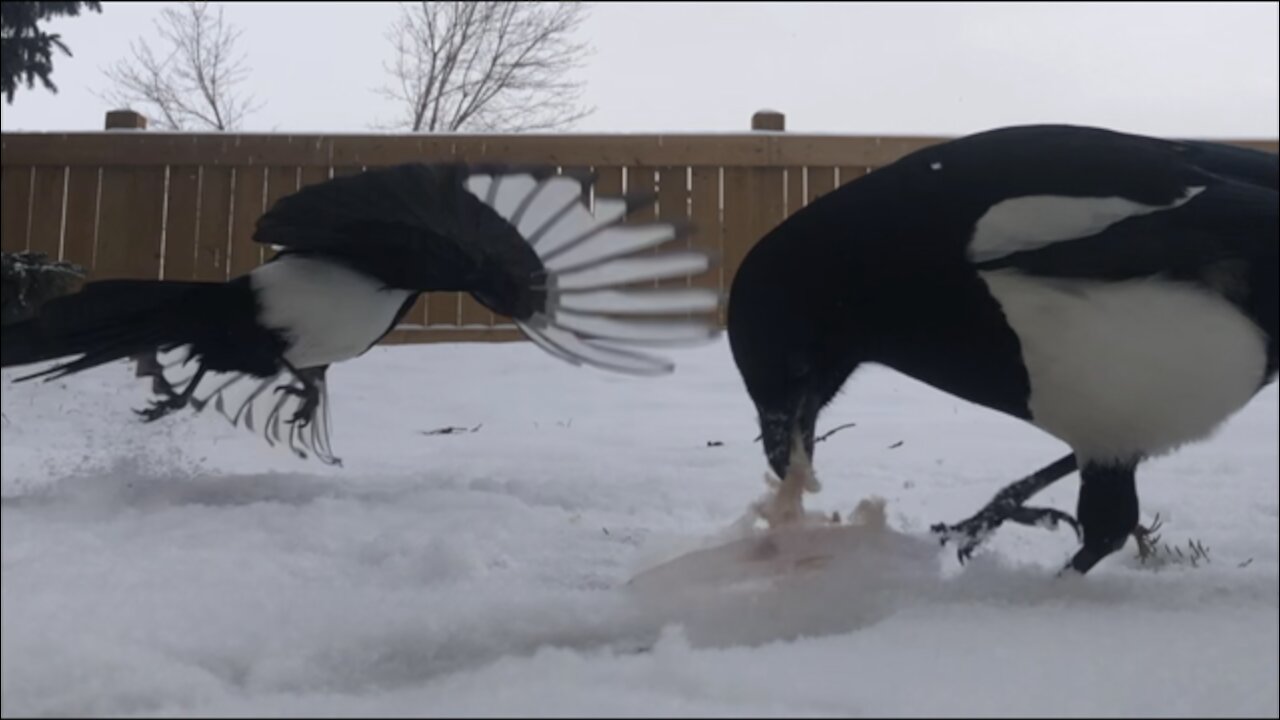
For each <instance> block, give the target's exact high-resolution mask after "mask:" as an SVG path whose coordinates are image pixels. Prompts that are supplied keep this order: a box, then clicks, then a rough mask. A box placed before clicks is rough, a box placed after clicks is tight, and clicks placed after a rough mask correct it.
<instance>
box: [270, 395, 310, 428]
mask: <svg viewBox="0 0 1280 720" xmlns="http://www.w3.org/2000/svg"><path fill="white" fill-rule="evenodd" d="M274 392H277V393H284V394H286V395H294V396H296V397H300V398H302V404H301V405H300V406H299V407H298V409H297V410H295V411H294V413H293V415H292V416H290V418H289V420H288V421H287V422H288V423H289V424H290V425H297V426H299V427H306V426H308V425H310V424H311V418H312V416H313V415H314V414H315V411H316V406H317V405H318V404H319V401H320V394H319V393H318V392H316V390H315V388H311V387H306V386H303V387H295V386H293V385H281V386H279V387H277V388H275V390H274Z"/></svg>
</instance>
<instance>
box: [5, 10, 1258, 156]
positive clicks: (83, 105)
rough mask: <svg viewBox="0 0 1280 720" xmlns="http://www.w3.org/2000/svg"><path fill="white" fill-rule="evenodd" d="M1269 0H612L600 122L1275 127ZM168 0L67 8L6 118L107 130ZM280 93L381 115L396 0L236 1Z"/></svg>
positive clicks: (957, 128)
mask: <svg viewBox="0 0 1280 720" xmlns="http://www.w3.org/2000/svg"><path fill="white" fill-rule="evenodd" d="M1278 7H1280V4H1278V3H1276V2H1265V3H1227V2H1213V3H1204V4H1199V3H1170V4H1161V3H1134V4H1123V3H1099V4H1096V5H1093V4H1072V3H1054V4H1049V3H1046V4H1023V5H1018V4H1003V3H1001V4H994V3H993V4H976V3H975V4H963V3H958V4H942V3H939V4H928V3H923V4H912V3H884V4H879V3H844V4H841V3H830V4H828V3H812V4H806V3H801V2H787V3H776V4H772V3H743V4H734V3H723V4H718V5H716V6H714V7H712V6H710V5H709V4H701V3H607V4H605V3H601V4H596V5H593V7H592V9H591V15H590V18H589V19H588V21H587V22H586V23H585V25H584V27H583V39H585V40H587V41H589V42H590V43H591V44H592V45H593V47H594V53H593V55H592V57H591V58H590V59H589V60H588V64H587V67H586V69H585V70H584V71H583V72H582V75H581V77H582V78H583V79H585V80H586V82H587V89H586V98H585V99H586V101H587V102H589V103H590V104H592V105H594V106H595V107H596V108H597V109H596V112H595V114H594V115H592V116H590V117H589V118H587V119H586V120H583V121H582V122H581V123H580V124H579V125H578V126H577V127H576V128H575V129H576V130H581V131H590V132H651V131H670V132H697V131H740V130H745V129H747V128H748V126H749V123H750V117H751V114H752V113H753V112H754V111H756V110H759V109H763V108H770V109H776V110H781V111H783V112H785V113H786V115H787V126H788V130H795V131H812V132H829V133H851V134H872V133H880V134H929V135H932V134H943V135H953V134H960V133H967V132H973V131H978V130H983V129H986V128H991V127H996V126H1000V125H1008V124H1015V123H1028V122H1067V123H1080V124H1091V125H1101V126H1106V127H1111V128H1114V129H1118V130H1126V131H1133V132H1145V133H1154V134H1166V135H1177V136H1200V137H1268V138H1270V137H1275V136H1276V135H1277V134H1278V125H1280V39H1278V38H1280V30H1278V28H1280V14H1278V13H1277V8H1278ZM158 10H159V8H158V5H156V4H151V3H146V4H143V3H116V2H105V3H103V12H102V14H100V15H99V14H92V13H91V14H88V15H82V16H81V17H78V18H73V19H67V20H61V21H55V22H54V23H51V28H52V29H53V30H54V31H56V32H61V33H62V35H63V38H64V41H65V42H66V43H67V44H68V45H69V46H70V48H71V50H72V52H73V53H75V56H74V57H73V58H67V57H65V56H62V55H56V56H55V70H54V81H55V82H56V83H57V84H58V86H59V90H60V92H59V93H58V94H57V95H53V94H51V93H49V92H48V91H46V90H44V89H43V88H41V87H40V86H39V84H38V83H37V86H36V88H35V89H33V90H27V89H25V87H24V88H22V89H20V90H19V92H18V94H17V96H16V97H15V101H14V104H13V105H8V104H4V105H2V106H0V107H2V108H3V128H4V129H5V130H19V129H21V130H90V129H99V128H100V127H101V124H102V118H103V114H104V112H105V111H106V110H108V109H109V107H108V105H107V103H105V102H104V101H102V100H101V99H100V98H99V97H97V96H95V95H94V91H102V90H104V89H105V88H106V81H105V79H104V77H103V75H102V69H103V68H104V67H106V66H107V65H108V64H110V63H111V62H112V61H114V60H116V59H117V58H120V57H122V56H124V55H125V54H127V52H128V46H129V41H130V40H131V39H134V38H136V37H138V36H139V35H145V36H147V37H151V36H152V35H153V34H154V31H153V28H152V25H151V20H152V18H154V17H155V16H156V15H157V13H158ZM226 12H227V17H228V19H229V20H231V21H233V22H234V23H236V24H239V25H241V26H242V27H243V28H244V35H243V37H242V38H241V45H240V47H241V48H242V49H243V50H244V52H246V53H247V55H248V59H249V64H250V66H251V67H252V69H253V74H252V76H251V78H250V80H249V81H248V82H247V83H246V88H248V89H249V90H250V91H251V92H253V93H254V94H255V95H257V96H258V97H260V98H263V99H265V100H266V101H267V105H266V106H265V107H264V108H263V109H261V110H260V111H258V112H257V113H256V114H254V115H251V116H249V117H248V118H247V119H246V122H245V124H244V129H245V130H248V131H272V130H278V131H294V132H316V131H320V132H323V131H342V132H361V131H368V130H371V129H372V128H373V127H374V125H375V124H376V123H378V122H379V121H383V120H388V119H390V118H391V117H392V116H393V115H394V114H395V112H394V109H393V108H392V107H391V106H390V105H388V102H389V101H387V100H385V99H383V98H382V97H380V96H379V95H378V94H377V93H376V92H375V90H376V88H377V87H378V86H379V85H380V84H382V83H383V82H385V77H386V76H385V72H384V70H383V62H384V61H385V60H386V59H387V58H389V57H390V55H389V47H388V43H387V41H386V39H385V37H386V30H387V28H388V26H389V25H390V23H391V22H392V20H393V19H394V18H395V16H396V14H397V13H398V9H397V7H396V5H395V4H393V3H375V2H361V3H297V4H285V3H231V4H228V6H227V10H226Z"/></svg>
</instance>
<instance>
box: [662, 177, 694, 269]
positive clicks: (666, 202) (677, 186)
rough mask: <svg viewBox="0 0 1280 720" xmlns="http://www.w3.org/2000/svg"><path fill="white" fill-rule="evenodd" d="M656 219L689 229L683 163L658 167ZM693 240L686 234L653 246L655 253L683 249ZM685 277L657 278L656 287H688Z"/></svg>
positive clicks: (683, 230)
mask: <svg viewBox="0 0 1280 720" xmlns="http://www.w3.org/2000/svg"><path fill="white" fill-rule="evenodd" d="M658 219H659V220H667V221H672V222H675V223H676V225H677V227H679V228H680V232H682V233H684V232H688V230H689V227H688V225H689V168H687V167H685V166H684V165H676V166H666V167H662V168H659V169H658ZM692 242H693V238H691V237H689V236H688V235H686V236H685V237H682V238H680V239H678V240H676V241H674V242H669V243H666V244H664V245H660V246H658V247H657V248H654V252H655V253H659V252H669V251H671V250H677V249H685V248H688V247H689V246H690V244H691V243H692ZM689 282H690V279H689V278H687V277H679V278H670V279H668V280H659V281H657V283H656V285H657V286H658V287H666V288H672V287H688V286H689Z"/></svg>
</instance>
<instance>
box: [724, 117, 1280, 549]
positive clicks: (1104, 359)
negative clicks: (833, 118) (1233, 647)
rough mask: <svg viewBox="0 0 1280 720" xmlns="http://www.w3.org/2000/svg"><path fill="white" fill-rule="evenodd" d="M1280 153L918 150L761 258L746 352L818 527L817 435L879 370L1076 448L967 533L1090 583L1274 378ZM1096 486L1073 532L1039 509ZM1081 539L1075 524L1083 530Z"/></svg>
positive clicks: (734, 339)
mask: <svg viewBox="0 0 1280 720" xmlns="http://www.w3.org/2000/svg"><path fill="white" fill-rule="evenodd" d="M1277 169H1278V165H1277V157H1276V155H1273V154H1268V153H1263V152H1260V151H1254V150H1248V149H1242V148H1239V147H1234V146H1227V145H1223V144H1216V143H1208V142H1177V141H1168V140H1163V139H1157V138H1151V137H1144V136H1139V135H1135V134H1126V133H1120V132H1114V131H1110V130H1105V129H1099V128H1090V127H1079V126H1065V125H1035V126H1018V127H1006V128H1001V129H996V130H991V131H987V132H982V133H978V134H974V135H969V136H966V137H962V138H959V139H956V140H953V141H949V142H944V143H941V144H937V145H934V146H931V147H926V148H923V149H921V150H918V151H915V152H912V153H910V154H908V155H905V156H903V157H901V158H900V159H898V160H897V161H895V162H893V163H892V164H890V165H887V166H885V167H882V168H880V169H878V170H875V171H873V172H871V173H869V174H867V175H865V176H862V177H859V178H857V179H856V180H854V181H852V182H850V183H848V184H845V185H843V186H842V187H840V188H838V189H836V190H835V191H833V192H831V193H829V194H827V195H825V196H823V197H821V198H819V199H817V200H816V201H814V202H813V203H811V204H809V205H808V206H806V207H804V208H802V209H801V210H799V211H797V212H796V213H794V214H793V215H791V216H790V217H789V218H787V219H786V220H785V221H783V222H782V223H781V224H779V225H778V226H777V227H775V228H774V229H773V230H772V231H770V232H769V233H768V234H766V235H765V236H764V237H763V238H762V239H761V240H760V241H759V242H758V243H757V244H756V245H755V246H753V248H752V249H751V250H750V251H749V253H748V254H747V255H746V257H745V258H744V260H743V262H742V265H741V267H740V269H739V270H738V272H737V274H736V276H735V278H734V280H733V284H732V286H731V288H730V294H729V299H728V303H729V307H728V333H729V341H730V346H731V348H732V352H733V357H734V360H735V362H736V364H737V368H738V370H739V372H740V374H741V377H742V380H743V382H744V384H745V386H746V390H747V392H748V394H749V395H750V397H751V399H752V400H753V402H754V403H755V406H756V409H757V412H758V415H759V421H760V425H761V432H762V435H763V441H764V451H765V454H766V457H767V460H768V464H769V467H770V469H771V470H772V472H773V473H775V474H776V476H777V478H776V480H778V481H779V487H778V490H777V492H776V495H775V496H774V498H773V500H772V501H771V502H770V503H766V504H763V505H762V506H761V507H760V508H759V511H760V514H761V515H762V516H764V517H765V518H766V519H767V520H768V521H769V522H770V523H771V524H774V525H777V524H783V523H791V522H797V521H799V520H800V519H801V518H802V517H803V503H802V495H803V493H804V491H805V490H806V489H807V490H809V491H816V490H817V489H818V488H819V484H818V482H817V480H816V478H815V477H814V473H813V467H812V461H813V452H814V423H815V421H816V419H817V417H818V414H819V412H820V411H821V410H822V408H823V407H824V406H825V405H826V404H827V403H828V402H829V401H830V400H831V399H832V397H833V396H834V395H835V394H836V393H837V392H838V390H839V389H840V388H841V387H842V385H843V384H844V383H845V381H846V379H847V378H848V377H849V376H850V374H851V373H852V372H853V371H854V370H855V369H856V368H857V367H858V366H860V365H862V364H863V363H877V364H881V365H885V366H888V367H890V368H893V369H895V370H897V371H899V372H902V373H903V374H905V375H908V376H910V377H913V378H915V379H917V380H920V381H922V382H924V383H926V384H929V385H931V386H933V387H934V388H936V389H939V390H942V391H944V392H947V393H950V394H952V395H955V396H957V397H959V398H962V399H964V400H967V401H969V402H973V403H976V404H979V405H982V406H985V407H987V408H992V409H994V410H997V411H1000V412H1003V413H1007V414H1008V415H1011V416H1013V417H1017V418H1020V419H1022V420H1024V421H1026V422H1029V423H1031V424H1033V425H1034V426H1036V427H1038V428H1040V429H1042V430H1044V431H1045V432H1047V433H1049V434H1051V435H1052V436H1054V437H1056V438H1058V439H1061V440H1062V441H1063V442H1064V443H1066V444H1067V445H1068V446H1069V447H1070V449H1071V453H1070V454H1069V455H1067V456H1066V457H1063V458H1061V459H1060V460H1058V461H1056V462H1054V463H1052V464H1050V465H1048V466H1046V467H1045V468H1043V469H1042V470H1040V471H1038V472H1036V473H1034V474H1032V475H1031V476H1029V477H1028V478H1027V479H1026V480H1023V481H1021V482H1019V483H1015V484H1014V485H1012V486H1010V487H1009V488H1006V489H1005V491H1002V492H1001V493H1000V494H999V495H997V496H996V499H995V500H993V501H992V503H991V505H989V506H988V507H987V508H985V509H984V510H983V511H982V512H980V513H978V514H977V515H975V516H974V517H973V518H971V519H970V520H968V521H966V522H964V523H960V524H958V525H955V526H946V525H941V526H935V528H934V530H935V531H936V532H938V533H939V534H940V535H941V539H942V541H943V542H944V543H945V542H946V541H947V540H948V539H955V540H958V541H959V542H960V543H961V559H962V560H963V559H964V558H965V557H966V555H967V553H969V552H972V550H973V548H974V547H975V546H976V545H977V544H978V543H980V542H981V541H982V540H983V539H985V538H986V537H987V536H988V535H989V533H990V532H991V531H993V530H994V529H995V527H996V526H998V525H999V524H1001V523H1002V522H1003V521H1005V520H1012V521H1015V522H1021V523H1025V524H1033V523H1035V524H1046V525H1054V524H1056V522H1057V521H1058V520H1066V521H1068V522H1070V523H1071V524H1072V525H1073V526H1076V527H1077V532H1078V533H1079V534H1081V535H1082V547H1080V549H1079V551H1078V552H1076V553H1075V555H1074V557H1072V559H1071V560H1070V563H1069V564H1068V566H1067V568H1064V570H1067V569H1071V570H1074V571H1076V572H1078V573H1081V574H1083V573H1087V572H1088V571H1089V570H1090V569H1091V568H1092V567H1094V566H1095V564H1096V563H1098V562H1099V561H1100V560H1102V559H1103V558H1104V557H1106V556H1107V555H1109V554H1110V553H1113V552H1115V551H1116V550H1118V549H1119V548H1120V547H1121V546H1122V545H1123V544H1124V542H1125V541H1126V539H1127V537H1128V536H1129V535H1130V534H1131V533H1132V532H1133V531H1134V530H1135V528H1136V527H1137V523H1138V494H1137V490H1136V487H1135V479H1134V475H1135V471H1136V469H1137V467H1138V466H1139V464H1140V463H1142V462H1143V461H1144V460H1146V459H1148V458H1151V457H1154V456H1158V455H1161V454H1164V453H1168V452H1170V451H1173V450H1175V449H1176V448H1178V447H1179V446H1182V445H1184V444H1186V443H1190V442H1193V441H1197V440H1200V439H1203V438H1206V437H1208V436H1209V435H1211V434H1212V433H1213V432H1214V431H1215V430H1216V428H1218V427H1219V426H1220V424H1221V423H1222V422H1223V421H1224V420H1225V419H1226V418H1228V417H1230V416H1231V415H1232V414H1233V413H1235V412H1236V411H1237V410H1239V409H1240V408H1241V407H1243V406H1244V405H1245V404H1246V403H1248V402H1249V401H1250V399H1251V398H1252V397H1254V395H1255V394H1256V393H1258V392H1259V391H1260V390H1261V389H1262V388H1263V387H1264V386H1266V385H1268V384H1270V383H1272V382H1274V381H1275V379H1276V335H1277V333H1276V316H1277V304H1278V303H1277V294H1276V285H1277V278H1276V274H1277V265H1278V263H1277V242H1278V231H1277V220H1276V215H1277V207H1278V205H1280V203H1278V202H1277ZM1077 468H1078V469H1079V471H1080V479H1081V485H1080V491H1079V498H1078V504H1077V508H1076V517H1074V518H1073V517H1071V516H1070V515H1068V514H1066V513H1063V512H1059V511H1056V510H1052V509H1040V508H1029V507H1026V506H1025V505H1024V502H1025V501H1026V499H1027V498H1029V497H1030V496H1031V495H1032V494H1033V493H1034V492H1035V491H1037V490H1039V489H1040V488H1042V487H1045V486H1046V485H1048V484H1050V483H1052V482H1054V481H1055V480H1057V479H1059V478H1061V477H1064V476H1066V475H1067V474H1069V473H1071V472H1074V471H1075V470H1076V469H1077ZM1077 521H1078V525H1076V523H1077Z"/></svg>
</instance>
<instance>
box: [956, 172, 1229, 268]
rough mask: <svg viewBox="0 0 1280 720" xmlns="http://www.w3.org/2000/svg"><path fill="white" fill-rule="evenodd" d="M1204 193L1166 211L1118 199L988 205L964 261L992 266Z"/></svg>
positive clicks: (1195, 191) (1195, 190) (1039, 198)
mask: <svg viewBox="0 0 1280 720" xmlns="http://www.w3.org/2000/svg"><path fill="white" fill-rule="evenodd" d="M1201 192H1204V187H1203V186H1201V187H1192V188H1187V191H1186V193H1185V194H1184V195H1183V196H1182V197H1180V198H1178V199H1177V200H1174V201H1173V202H1172V203H1171V204H1169V205H1143V204H1142V203H1137V202H1134V201H1132V200H1127V199H1125V198H1120V197H1066V196H1062V195H1028V196H1026V197H1019V198H1013V199H1010V200H1004V201H1001V202H998V203H996V204H995V205H992V206H991V208H990V209H988V210H987V212H986V214H984V215H983V216H982V217H981V218H980V219H979V220H978V222H977V224H976V225H975V226H974V228H973V237H972V239H971V240H970V242H969V258H970V259H971V260H973V261H974V262H984V261H987V260H994V259H995V258H998V257H1003V256H1005V255H1011V254H1013V253H1016V252H1021V251H1024V250H1034V249H1036V248H1041V247H1045V246H1047V245H1052V244H1053V243H1056V242H1062V241H1064V240H1075V239H1077V238H1083V237H1088V236H1090V235H1094V234H1097V233H1099V232H1101V231H1103V230H1105V229H1107V228H1108V227H1110V226H1112V225H1114V224H1116V223H1118V222H1120V221H1121V220H1126V219H1128V218H1131V217H1138V216H1141V215H1149V214H1151V213H1154V212H1160V211H1162V210H1172V209H1174V208H1177V207H1180V206H1182V205H1184V204H1186V203H1188V202H1190V201H1191V199H1192V198H1194V197H1195V196H1196V195H1199V194H1200V193H1201Z"/></svg>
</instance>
